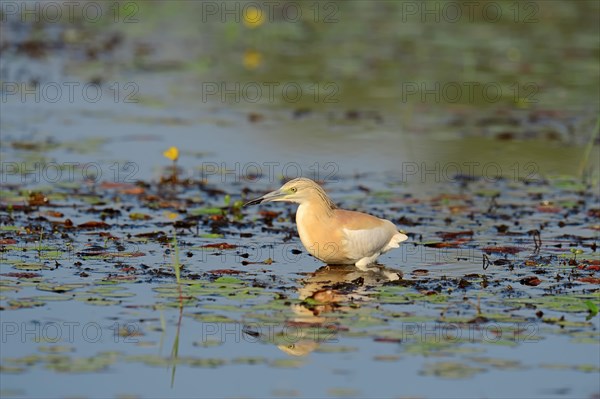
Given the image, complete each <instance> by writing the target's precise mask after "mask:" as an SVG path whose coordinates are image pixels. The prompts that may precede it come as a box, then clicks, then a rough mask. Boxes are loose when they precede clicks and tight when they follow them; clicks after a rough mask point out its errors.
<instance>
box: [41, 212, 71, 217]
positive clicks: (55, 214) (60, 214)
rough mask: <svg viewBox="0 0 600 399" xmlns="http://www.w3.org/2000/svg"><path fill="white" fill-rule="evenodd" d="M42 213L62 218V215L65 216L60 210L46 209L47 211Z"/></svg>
mask: <svg viewBox="0 0 600 399" xmlns="http://www.w3.org/2000/svg"><path fill="white" fill-rule="evenodd" d="M42 215H46V216H50V217H53V218H61V217H63V216H65V215H64V214H62V213H60V212H56V211H46V212H43V213H42Z"/></svg>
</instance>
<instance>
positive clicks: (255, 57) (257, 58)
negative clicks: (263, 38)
mask: <svg viewBox="0 0 600 399" xmlns="http://www.w3.org/2000/svg"><path fill="white" fill-rule="evenodd" d="M260 64H262V54H261V53H259V52H258V51H256V50H246V52H245V53H244V66H245V67H246V69H256V68H258V67H259V66H260Z"/></svg>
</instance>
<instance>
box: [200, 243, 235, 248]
mask: <svg viewBox="0 0 600 399" xmlns="http://www.w3.org/2000/svg"><path fill="white" fill-rule="evenodd" d="M202 248H217V249H235V248H237V245H234V244H228V243H226V242H217V243H214V244H206V245H203V246H202Z"/></svg>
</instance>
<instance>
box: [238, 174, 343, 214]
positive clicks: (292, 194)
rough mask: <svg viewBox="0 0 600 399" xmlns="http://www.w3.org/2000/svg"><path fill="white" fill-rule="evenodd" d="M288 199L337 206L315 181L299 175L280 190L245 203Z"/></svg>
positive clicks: (289, 200)
mask: <svg viewBox="0 0 600 399" xmlns="http://www.w3.org/2000/svg"><path fill="white" fill-rule="evenodd" d="M273 201H287V202H295V203H297V204H302V203H304V202H309V201H320V202H324V203H326V204H327V205H328V206H330V207H332V208H335V205H334V204H333V203H332V202H331V200H330V199H329V197H328V196H327V194H326V193H325V191H324V190H323V189H322V188H321V186H319V185H318V184H317V183H315V182H314V181H312V180H310V179H307V178H305V177H299V178H297V179H294V180H290V181H289V182H287V183H285V184H284V185H283V186H281V188H280V189H279V190H275V191H271V192H270V193H267V194H265V195H263V196H262V197H258V198H256V199H253V200H251V201H248V202H247V203H245V204H244V206H246V205H256V204H262V203H265V202H273Z"/></svg>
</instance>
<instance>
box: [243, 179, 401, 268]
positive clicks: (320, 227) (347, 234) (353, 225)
mask: <svg viewBox="0 0 600 399" xmlns="http://www.w3.org/2000/svg"><path fill="white" fill-rule="evenodd" d="M272 201H287V202H295V203H297V204H300V206H299V207H298V211H297V212H296V225H297V226H298V234H299V235H300V240H301V241H302V244H303V245H304V247H305V248H306V250H307V251H308V252H309V253H310V254H311V255H313V256H314V257H315V258H317V259H319V260H321V261H323V262H325V263H327V264H338V265H339V264H354V265H356V267H358V268H359V269H361V270H368V268H367V266H368V265H370V264H372V263H373V262H375V260H376V259H377V258H378V257H379V256H380V255H381V254H384V253H386V252H387V251H389V250H391V249H393V248H398V247H399V246H400V243H401V242H402V241H404V240H406V239H408V237H407V236H406V235H405V234H402V233H400V232H399V231H398V229H397V228H396V226H395V225H394V224H393V223H392V222H390V221H389V220H384V219H380V218H378V217H375V216H372V215H368V214H366V213H361V212H355V211H347V210H343V209H338V208H337V206H336V205H335V204H334V203H333V202H332V201H331V199H329V197H328V196H327V193H325V191H324V190H323V189H322V188H321V186H319V185H318V184H317V183H315V182H314V181H312V180H310V179H307V178H303V177H300V178H297V179H294V180H290V181H289V182H287V183H285V184H284V185H283V186H282V187H281V188H280V189H279V190H275V191H272V192H270V193H267V194H265V195H263V196H262V197H259V198H256V199H254V200H251V201H249V202H247V203H246V204H245V205H255V204H262V203H264V202H272Z"/></svg>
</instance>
